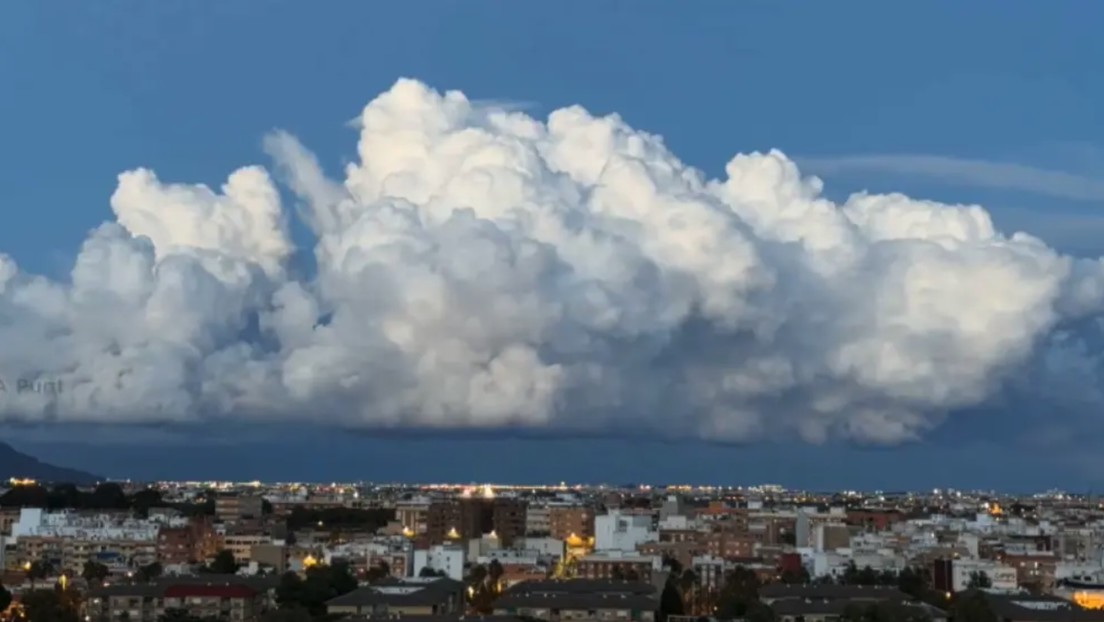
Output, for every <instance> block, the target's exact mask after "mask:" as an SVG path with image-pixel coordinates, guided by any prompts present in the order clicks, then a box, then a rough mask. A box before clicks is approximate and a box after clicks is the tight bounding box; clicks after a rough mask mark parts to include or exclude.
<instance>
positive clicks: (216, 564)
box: [206, 549, 239, 574]
mask: <svg viewBox="0 0 1104 622" xmlns="http://www.w3.org/2000/svg"><path fill="white" fill-rule="evenodd" d="M238 568H239V566H238V561H237V560H236V559H234V554H233V553H231V552H230V551H228V550H226V549H222V550H221V551H219V552H218V553H216V554H215V558H214V559H213V560H211V563H210V564H208V565H207V567H206V571H207V572H208V573H210V574H234V573H236V572H237V571H238Z"/></svg>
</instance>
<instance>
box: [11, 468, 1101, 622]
mask: <svg viewBox="0 0 1104 622" xmlns="http://www.w3.org/2000/svg"><path fill="white" fill-rule="evenodd" d="M0 530H2V533H3V549H2V554H3V557H2V562H3V584H4V586H5V587H4V589H3V591H2V592H0V600H2V601H3V603H4V606H5V611H4V612H3V614H2V615H3V616H5V618H6V619H12V620H18V619H30V620H73V621H77V620H86V621H103V622H107V621H116V620H126V621H128V622H162V621H170V620H171V621H176V622H184V621H197V622H198V621H206V620H211V621H214V620H229V621H243V622H267V621H292V620H294V621H302V622H308V621H310V620H337V619H364V618H368V619H395V618H402V619H408V618H409V619H411V621H412V622H440V621H442V620H463V619H486V620H493V621H495V622H509V621H521V620H527V621H531V622H537V621H543V622H560V621H567V620H626V621H633V622H655V621H668V620H672V621H673V620H687V621H690V620H693V621H699V620H700V621H706V620H734V619H735V620H756V621H766V620H776V621H787V622H795V621H809V622H811V621H820V620H839V621H847V620H855V621H859V620H864V621H865V620H909V621H913V620H916V621H920V620H931V621H942V620H952V619H953V620H966V621H974V620H979V621H980V620H1009V621H1017V622H1019V621H1022V622H1029V621H1036V620H1098V619H1099V620H1104V499H1097V498H1089V497H1084V496H1077V495H1070V494H1065V493H1062V492H1058V491H1051V492H1047V493H1042V494H1036V495H1029V496H1005V495H1001V494H998V493H994V492H977V491H958V490H932V491H925V492H911V493H910V492H869V493H863V492H856V491H840V492H834V493H823V492H811V491H794V490H786V489H784V488H782V487H780V486H776V485H761V486H749V487H693V486H662V487H660V486H657V487H652V486H634V487H618V486H597V485H570V484H567V483H563V484H560V485H551V486H496V485H494V484H479V485H477V484H470V485H440V484H438V485H428V484H427V485H388V484H370V483H331V484H301V483H279V484H277V483H271V484H270V483H262V482H248V483H231V482H157V483H149V484H136V483H132V482H102V483H98V484H96V485H93V486H83V487H77V486H74V485H72V484H64V483H61V484H54V485H45V484H42V483H38V482H35V481H33V480H29V479H19V480H17V479H13V480H12V481H10V482H9V484H8V486H7V487H6V490H5V491H4V492H3V494H2V495H0Z"/></svg>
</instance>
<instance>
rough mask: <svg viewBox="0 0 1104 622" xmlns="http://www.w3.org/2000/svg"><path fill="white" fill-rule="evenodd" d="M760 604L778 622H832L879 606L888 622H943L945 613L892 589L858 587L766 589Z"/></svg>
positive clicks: (762, 591)
mask: <svg viewBox="0 0 1104 622" xmlns="http://www.w3.org/2000/svg"><path fill="white" fill-rule="evenodd" d="M759 600H760V601H762V602H763V603H765V604H767V605H770V607H771V609H772V610H773V611H774V613H775V615H776V616H777V617H778V620H779V622H832V621H835V620H839V619H840V618H841V616H842V615H843V614H844V612H846V611H848V610H851V609H854V608H866V607H871V606H879V607H882V608H884V611H885V612H886V615H888V616H889V617H888V619H902V620H903V619H909V618H910V614H915V615H916V616H917V618H926V619H930V620H932V622H946V620H947V613H946V612H945V611H943V610H941V609H937V608H935V607H932V606H931V605H927V604H925V603H920V602H914V601H911V600H910V599H909V597H908V595H906V594H904V593H902V592H901V591H899V590H897V589H895V588H889V587H873V586H859V585H780V584H775V585H767V586H764V587H762V588H760V590H759Z"/></svg>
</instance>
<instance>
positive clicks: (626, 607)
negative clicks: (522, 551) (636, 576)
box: [494, 580, 659, 622]
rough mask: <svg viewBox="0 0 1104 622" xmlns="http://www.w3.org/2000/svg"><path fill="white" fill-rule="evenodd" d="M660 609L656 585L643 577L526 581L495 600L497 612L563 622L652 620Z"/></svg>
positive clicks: (634, 621) (650, 621) (495, 610)
mask: <svg viewBox="0 0 1104 622" xmlns="http://www.w3.org/2000/svg"><path fill="white" fill-rule="evenodd" d="M657 609H659V600H658V597H657V595H656V589H655V587H654V586H653V585H650V584H648V583H646V582H642V581H603V580H589V581H588V580H575V581H523V582H521V583H518V584H517V585H515V586H513V587H511V588H509V589H507V590H506V592H505V593H503V595H502V596H501V597H500V598H499V599H498V600H497V601H496V602H495V605H494V613H495V615H512V616H519V617H522V618H528V619H536V620H544V621H546V622H561V621H567V620H622V621H625V622H629V621H632V622H652V621H653V620H655V612H656V610H657Z"/></svg>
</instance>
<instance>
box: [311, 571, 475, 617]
mask: <svg viewBox="0 0 1104 622" xmlns="http://www.w3.org/2000/svg"><path fill="white" fill-rule="evenodd" d="M463 608H464V584H463V583H462V582H460V581H454V580H452V579H444V578H440V577H434V578H425V579H419V578H413V579H403V580H388V581H383V582H380V583H377V584H374V585H368V586H364V587H361V588H358V589H356V590H353V591H352V592H349V593H348V594H345V595H342V596H338V597H337V598H334V599H332V600H330V601H328V602H327V603H326V613H328V614H329V615H331V616H381V617H387V618H394V617H401V616H437V615H448V614H459V613H461V612H462V611H463Z"/></svg>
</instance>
